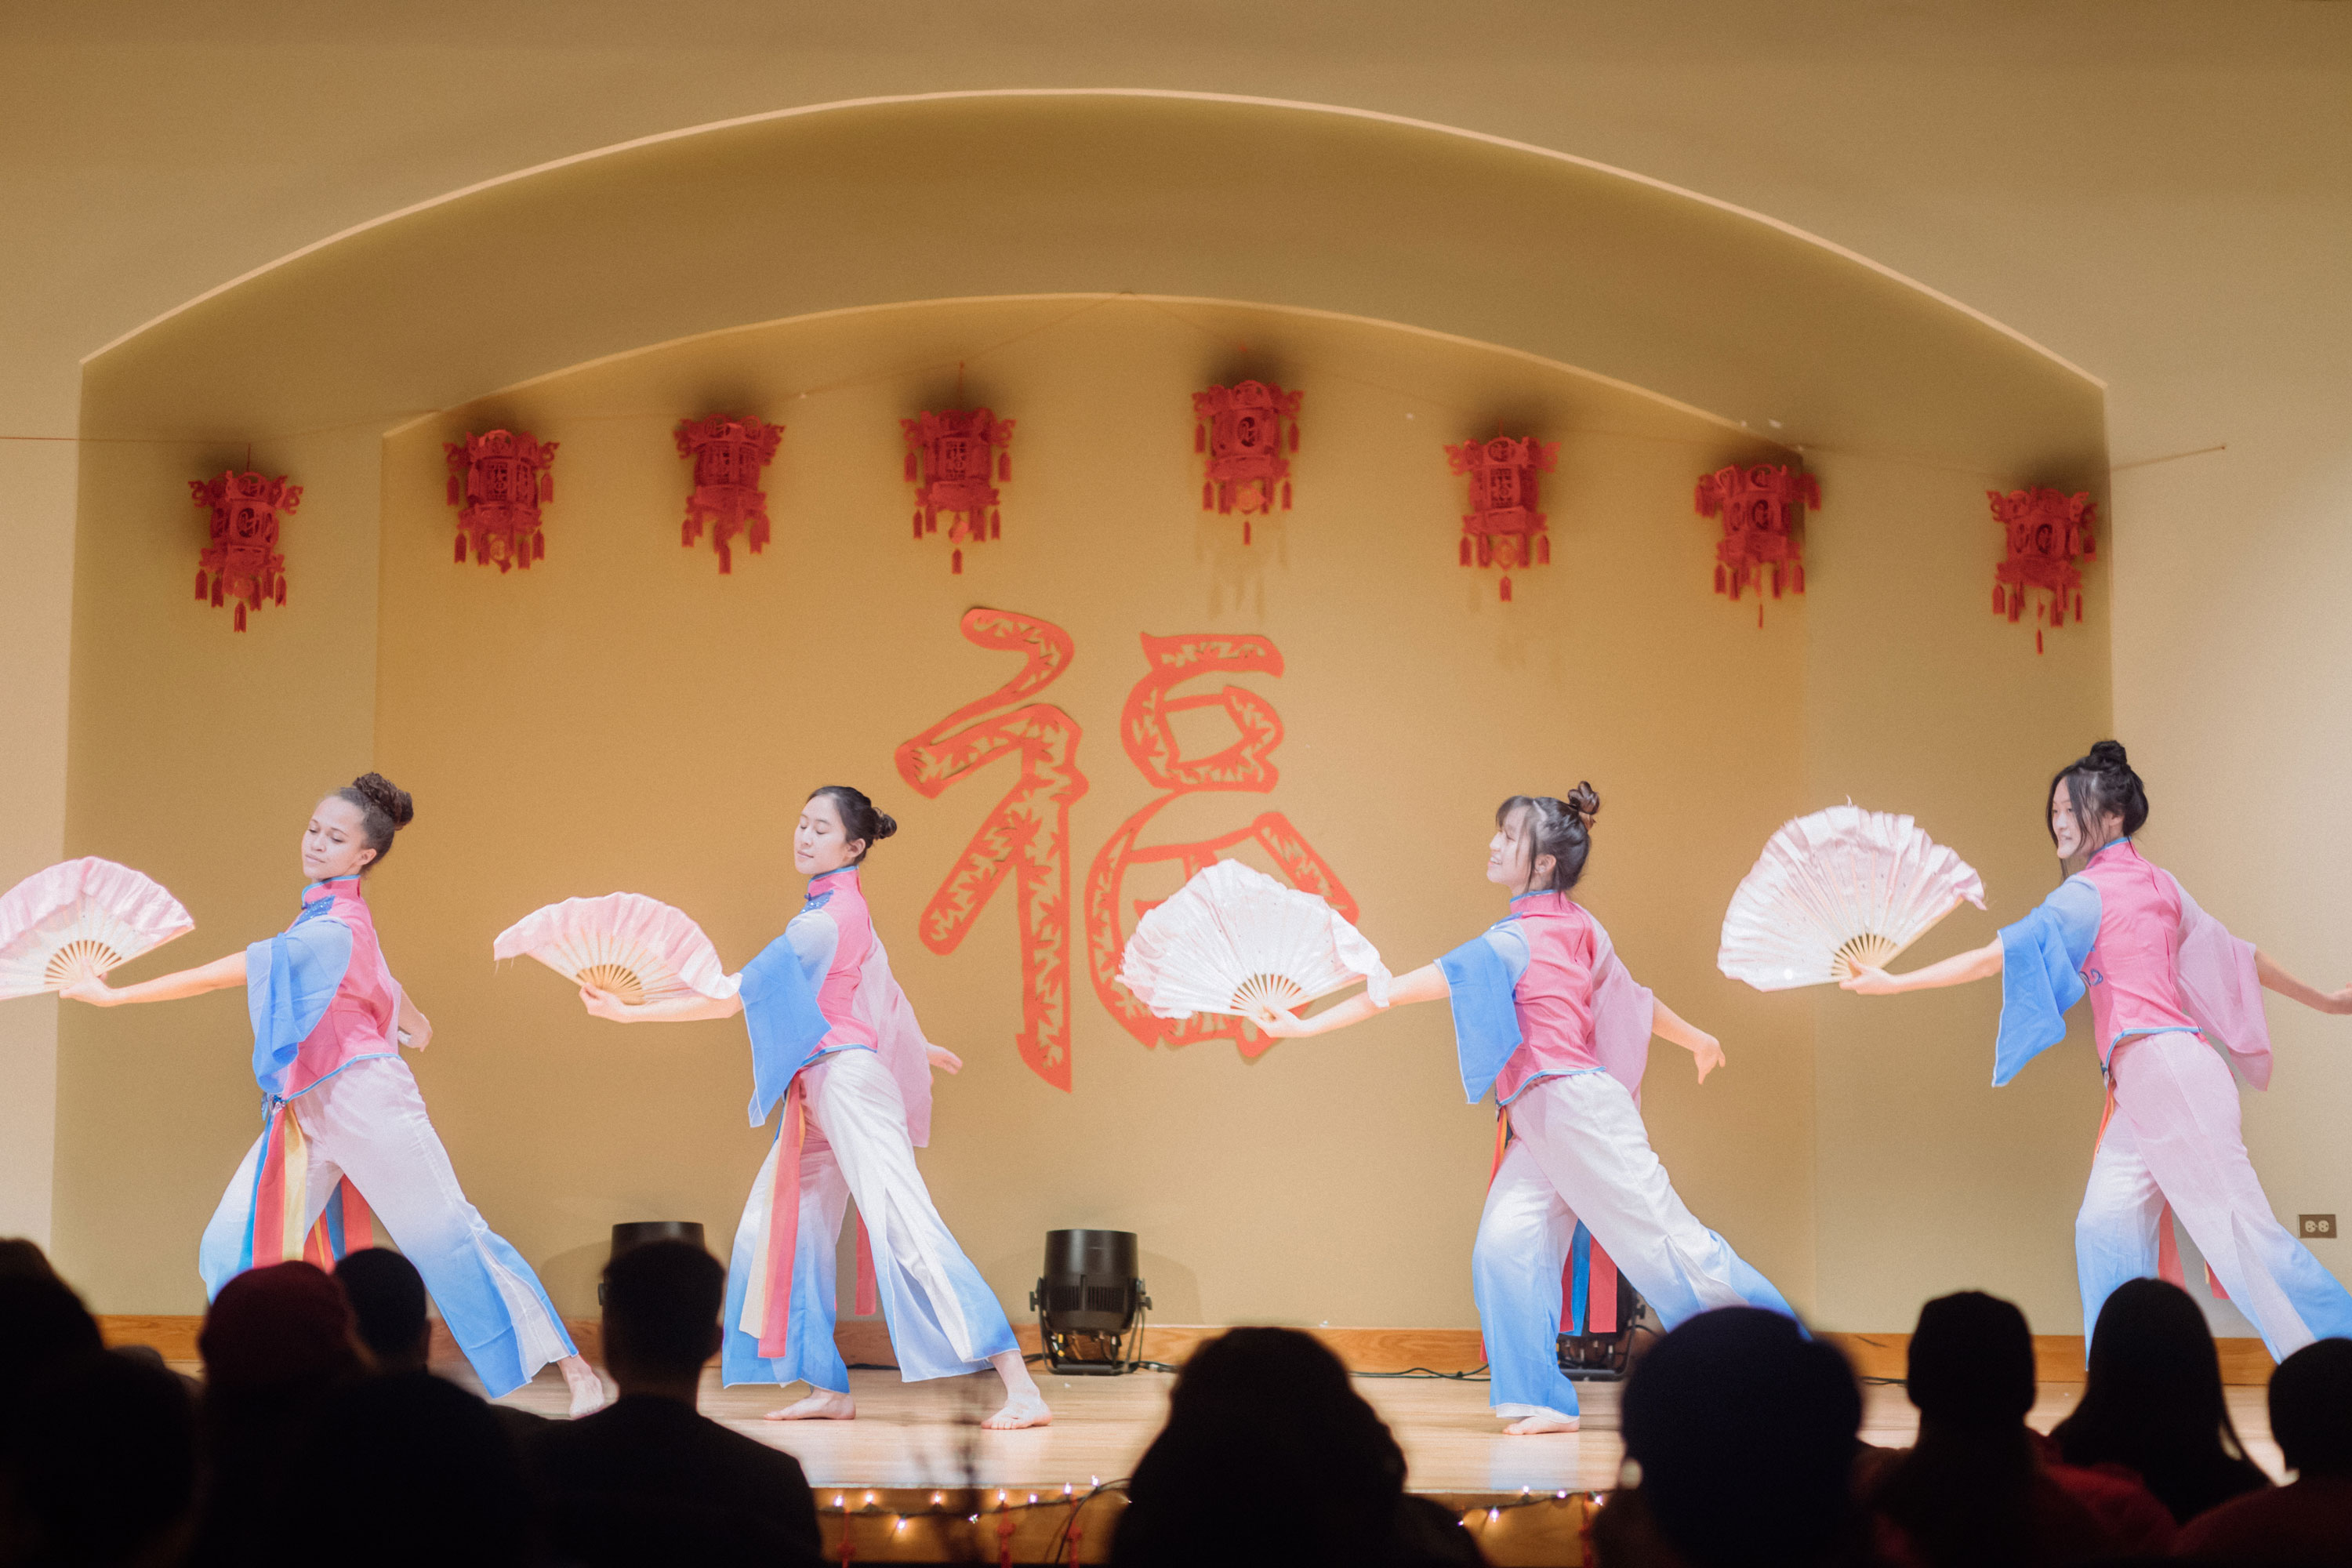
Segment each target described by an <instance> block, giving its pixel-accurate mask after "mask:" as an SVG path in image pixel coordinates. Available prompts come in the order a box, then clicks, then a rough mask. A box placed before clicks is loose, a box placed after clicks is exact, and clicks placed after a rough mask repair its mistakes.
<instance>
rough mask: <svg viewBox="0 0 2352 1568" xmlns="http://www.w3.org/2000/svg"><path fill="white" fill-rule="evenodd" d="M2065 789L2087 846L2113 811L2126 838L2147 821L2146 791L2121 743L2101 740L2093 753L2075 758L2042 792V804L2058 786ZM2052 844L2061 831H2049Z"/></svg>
mask: <svg viewBox="0 0 2352 1568" xmlns="http://www.w3.org/2000/svg"><path fill="white" fill-rule="evenodd" d="M2060 784H2064V785H2065V786H2066V799H2067V801H2068V802H2069V804H2070V805H2072V806H2073V808H2074V826H2075V827H2076V828H2077V829H2078V830H2080V832H2081V833H2082V835H2083V843H2084V846H2085V847H2088V846H2089V844H2090V842H2091V840H2092V839H2093V838H2095V837H2097V836H2098V831H2099V819H2100V818H2101V817H2103V816H2106V815H2108V814H2109V813H2110V812H2112V813H2114V814H2115V815H2116V816H2120V817H2122V818H2123V819H2124V835H2123V836H2124V837H2126V838H2129V837H2131V836H2132V835H2133V834H2135V833H2137V832H2138V831H2139V830H2140V826H2141V825H2142V824H2144V823H2146V822H2147V790H2146V789H2145V788H2144V787H2142V785H2141V784H2140V782H2139V775H2138V774H2137V773H2134V772H2132V765H2131V759H2130V758H2129V757H2127V756H2126V755H2125V754H2124V743H2123V742H2121V741H2101V742H2099V743H2098V744H2097V745H2095V746H2093V747H2092V748H2091V754H2090V755H2088V756H2086V757H2076V758H2075V759H2074V761H2073V762H2071V763H2067V764H2066V765H2065V766H2064V767H2063V768H2060V769H2059V770H2058V776H2057V777H2055V778H2053V779H2052V780H2051V781H2050V788H2049V789H2048V790H2047V791H2045V792H2043V794H2042V805H2043V807H2044V808H2045V809H2047V807H2048V805H2049V803H2050V796H2051V795H2055V794H2056V793H2057V792H2058V786H2059V785H2060ZM2050 842H2051V843H2053V844H2055V843H2057V842H2058V830H2057V829H2056V828H2054V827H2053V828H2052V829H2051V830H2050Z"/></svg>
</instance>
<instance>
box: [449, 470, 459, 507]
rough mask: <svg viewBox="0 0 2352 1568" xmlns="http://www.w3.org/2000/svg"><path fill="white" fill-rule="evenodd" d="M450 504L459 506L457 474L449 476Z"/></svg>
mask: <svg viewBox="0 0 2352 1568" xmlns="http://www.w3.org/2000/svg"><path fill="white" fill-rule="evenodd" d="M449 504H450V505H451V506H456V505H457V475H455V474H451V475H450V476H449Z"/></svg>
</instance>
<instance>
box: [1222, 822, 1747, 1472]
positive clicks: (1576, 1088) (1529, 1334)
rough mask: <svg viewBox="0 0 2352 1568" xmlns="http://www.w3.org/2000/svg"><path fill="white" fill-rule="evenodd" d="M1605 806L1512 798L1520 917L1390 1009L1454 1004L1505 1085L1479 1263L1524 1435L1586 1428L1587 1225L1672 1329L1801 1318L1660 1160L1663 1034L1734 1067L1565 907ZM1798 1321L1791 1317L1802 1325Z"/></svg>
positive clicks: (1464, 1039) (1459, 1033)
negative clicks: (1651, 1065) (1649, 1080)
mask: <svg viewBox="0 0 2352 1568" xmlns="http://www.w3.org/2000/svg"><path fill="white" fill-rule="evenodd" d="M1600 809H1601V797H1600V796H1599V795H1595V794H1593V792H1592V786H1591V784H1578V785H1577V786H1576V788H1575V789H1574V790H1572V791H1570V794H1569V797H1568V798H1567V799H1566V800H1559V799H1557V798H1555V797H1553V796H1550V795H1536V796H1529V795H1513V796H1512V797H1511V798H1510V799H1508V800H1507V801H1505V802H1504V803H1503V804H1502V805H1501V806H1500V807H1498V808H1497V809H1496V813H1495V828H1496V831H1495V837H1493V839H1492V840H1490V841H1489V843H1488V844H1487V847H1486V879H1487V880H1488V881H1490V882H1499V883H1501V884H1502V885H1503V886H1504V887H1506V888H1507V889H1510V893H1511V912H1510V914H1509V916H1508V917H1507V918H1506V919H1504V920H1503V921H1499V922H1497V923H1496V924H1495V925H1494V926H1492V927H1490V928H1489V929H1488V930H1487V931H1486V934H1485V935H1484V936H1481V937H1476V938H1474V939H1473V940H1471V941H1470V942H1465V943H1464V944H1463V945H1462V946H1461V947H1458V948H1456V949H1455V950H1454V952H1449V953H1447V954H1446V955H1445V956H1444V957H1443V958H1441V959H1439V960H1438V961H1437V962H1436V963H1431V964H1426V965H1423V967H1422V968H1420V969H1416V970H1414V971H1413V972H1412V973H1410V974H1405V975H1401V976H1399V977H1398V978H1397V979H1396V980H1395V982H1394V983H1392V984H1391V986H1390V988H1389V1000H1390V1005H1395V1004H1397V1003H1399V1002H1434V1001H1436V1000H1437V999H1438V998H1440V997H1447V998H1450V999H1451V1002H1452V1005H1453V1009H1454V1049H1455V1051H1456V1053H1457V1054H1458V1056H1459V1058H1460V1060H1461V1067H1462V1087H1463V1089H1464V1090H1465V1092H1466V1093H1467V1094H1468V1096H1469V1098H1470V1103H1472V1104H1473V1105H1475V1104H1476V1103H1477V1102H1478V1100H1480V1099H1481V1098H1482V1097H1483V1096H1484V1095H1485V1094H1486V1091H1487V1090H1488V1089H1490V1088H1491V1089H1493V1090H1494V1093H1495V1103H1496V1114H1497V1116H1498V1117H1499V1118H1500V1119H1501V1121H1502V1123H1503V1126H1502V1129H1501V1131H1500V1136H1501V1137H1502V1138H1503V1139H1504V1140H1506V1142H1505V1143H1504V1146H1503V1148H1502V1150H1501V1157H1500V1159H1499V1160H1498V1161H1497V1162H1496V1169H1495V1174H1494V1179H1493V1181H1492V1182H1491V1184H1489V1185H1488V1186H1487V1189H1486V1212H1485V1214H1484V1215H1481V1216H1480V1217H1479V1221H1478V1240H1477V1245H1476V1246H1475V1247H1474V1248H1473V1249H1472V1251H1471V1255H1470V1272H1471V1279H1472V1282H1473V1284H1474V1285H1475V1289H1476V1293H1477V1299H1478V1324H1479V1327H1480V1329H1481V1330H1482V1331H1484V1333H1485V1335H1486V1358H1487V1361H1488V1362H1489V1363H1490V1364H1491V1365H1492V1368H1493V1374H1494V1381H1493V1384H1492V1393H1491V1394H1490V1396H1489V1400H1490V1403H1491V1404H1492V1405H1493V1406H1494V1410H1495V1414H1496V1415H1501V1416H1507V1417H1515V1418H1516V1419H1514V1420H1513V1421H1512V1424H1511V1425H1510V1426H1506V1427H1505V1428H1504V1430H1505V1431H1506V1432H1508V1433H1510V1434H1512V1435H1514V1436H1526V1435H1528V1434H1530V1433H1538V1432H1573V1431H1575V1430H1576V1429H1577V1401H1576V1385H1575V1384H1573V1383H1571V1382H1570V1381H1569V1380H1568V1378H1567V1377H1566V1376H1565V1375H1563V1374H1562V1373H1561V1372H1560V1370H1559V1315H1560V1297H1561V1289H1560V1273H1561V1270H1562V1268H1564V1267H1565V1266H1566V1264H1567V1261H1568V1258H1569V1249H1570V1245H1571V1242H1572V1239H1573V1237H1574V1235H1575V1232H1576V1229H1577V1226H1578V1225H1579V1224H1580V1223H1581V1224H1582V1226H1584V1228H1585V1229H1586V1230H1588V1231H1589V1232H1591V1237H1592V1239H1593V1240H1594V1241H1595V1242H1597V1243H1598V1244H1599V1245H1600V1246H1601V1248H1602V1249H1603V1250H1605V1251H1606V1252H1607V1253H1608V1254H1609V1256H1610V1257H1611V1258H1614V1259H1615V1260H1616V1262H1617V1266H1618V1267H1619V1268H1622V1270H1623V1271H1624V1274H1625V1277H1626V1278H1627V1279H1631V1280H1632V1281H1633V1288H1634V1289H1636V1290H1639V1291H1640V1292H1641V1293H1642V1297H1643V1300H1646V1301H1648V1302H1649V1303H1650V1305H1651V1306H1652V1307H1653V1308H1654V1309H1655V1310H1656V1311H1657V1313H1658V1316H1659V1318H1660V1319H1661V1320H1662V1321H1664V1323H1665V1326H1666V1327H1667V1328H1669V1329H1671V1328H1673V1327H1675V1325H1676V1324H1677V1323H1680V1322H1682V1321H1684V1320H1685V1319H1686V1318H1690V1317H1693V1316H1695V1315H1696V1314H1697V1313H1699V1312H1703V1311H1706V1310H1708V1309H1710V1308H1714V1307H1737V1306H1752V1307H1765V1308H1769V1309H1770V1310H1773V1311H1776V1312H1784V1313H1786V1312H1789V1304H1788V1302H1786V1301H1784V1300H1781V1298H1780V1292H1779V1291H1778V1290H1775V1289H1773V1288H1772V1286H1771V1284H1770V1282H1769V1281H1768V1280H1766V1279H1765V1278H1764V1277H1763V1276H1762V1275H1761V1274H1759V1273H1758V1272H1757V1271H1756V1270H1755V1269H1753V1268H1749V1267H1748V1264H1747V1263H1746V1262H1744V1261H1742V1260H1741V1258H1740V1257H1739V1255H1738V1253H1736V1252H1734V1251H1732V1249H1731V1247H1730V1244H1729V1243H1727V1242H1726V1241H1725V1240H1724V1239H1723V1237H1719V1236H1717V1235H1716V1233H1715V1232H1713V1231H1711V1230H1709V1229H1707V1228H1706V1226H1703V1225H1701V1224H1699V1222H1698V1221H1697V1220H1696V1218H1694V1217H1692V1215H1691V1212H1690V1210H1689V1209H1688V1208H1686V1207H1685V1206H1684V1204H1683V1200H1682V1199H1681V1197H1679V1196H1678V1195H1677V1194H1675V1189H1674V1184H1673V1183H1672V1182H1670V1181H1668V1180H1667V1177H1666V1168H1665V1166H1664V1165H1663V1164H1661V1163H1659V1161H1658V1156H1657V1155H1656V1154H1655V1153H1654V1152H1652V1150H1651V1148H1650V1137H1649V1133H1648V1132H1647V1131H1645V1130H1644V1129H1643V1125H1642V1113H1641V1110H1640V1109H1639V1108H1638V1106H1637V1105H1636V1104H1635V1101H1634V1095H1635V1094H1636V1093H1637V1092H1638V1091H1639V1090H1640V1089H1641V1085H1642V1069H1643V1065H1644V1064H1645V1063H1646V1062H1647V1060H1648V1058H1649V1049H1650V1037H1651V1035H1653V1034H1655V1035H1657V1036H1658V1037H1661V1038H1663V1039H1665V1040H1669V1041H1672V1042H1673V1043H1674V1044H1675V1045H1678V1046H1681V1047H1683V1048H1684V1049H1685V1050H1687V1051H1689V1052H1690V1053H1691V1055H1692V1056H1693V1057H1694V1058H1696V1060H1697V1065H1698V1076H1699V1081H1700V1082H1702V1083H1704V1082H1706V1075H1707V1074H1708V1073H1710V1072H1712V1071H1714V1070H1715V1069H1716V1068H1718V1067H1721V1066H1722V1065H1723V1047H1722V1045H1721V1044H1720V1043H1719V1042H1718V1041H1717V1039H1716V1037H1714V1036H1712V1035H1710V1034H1708V1033H1706V1031H1705V1030H1703V1029H1699V1028H1696V1027H1694V1026H1691V1025H1690V1024H1687V1023H1685V1022H1684V1021H1683V1020H1682V1019H1681V1018H1679V1017H1677V1016H1675V1013H1674V1011H1673V1009H1671V1008H1669V1007H1667V1006H1666V1005H1665V1004H1664V1003H1663V1002H1660V1001H1658V1000H1657V999H1656V998H1654V997H1653V996H1652V995H1651V994H1650V993H1649V991H1648V990H1647V989H1645V988H1644V987H1643V986H1641V985H1638V984H1634V981H1633V976H1632V975H1631V974H1629V973H1626V970H1625V965H1624V964H1623V963H1622V962H1621V961H1620V960H1619V959H1618V957H1617V954H1616V952H1615V951H1614V950H1613V949H1612V947H1611V946H1610V944H1609V936H1608V933H1607V932H1606V931H1602V930H1601V925H1600V922H1599V921H1595V920H1594V919H1593V918H1592V917H1591V915H1590V914H1588V913H1587V912H1586V911H1585V910H1584V908H1583V906H1582V905H1580V904H1578V903H1577V902H1575V901H1574V900H1571V899H1570V897H1569V896H1568V895H1569V893H1570V889H1573V888H1575V886H1576V884H1577V881H1578V880H1579V879H1580V878H1581V877H1582V876H1583V874H1584V862H1585V858H1586V856H1587V855H1588V854H1589V853H1590V852H1591V826H1592V818H1593V816H1594V814H1596V813H1597V812H1599V811H1600ZM1380 1011H1381V1007H1380V1005H1378V1004H1376V1003H1374V1002H1373V1001H1372V999H1371V997H1370V994H1360V995H1356V996H1351V997H1349V999H1348V1000H1347V1001H1345V1002H1342V1003H1340V1004H1339V1005H1338V1006H1336V1007H1332V1008H1330V1009H1328V1010H1327V1011H1325V1012H1322V1013H1318V1014H1317V1015H1315V1016H1313V1017H1311V1018H1305V1019H1301V1018H1298V1017H1297V1016H1294V1015H1292V1014H1289V1013H1281V1012H1272V1011H1267V1012H1262V1013H1261V1014H1259V1016H1257V1017H1256V1018H1255V1020H1254V1021H1255V1023H1256V1024H1257V1026H1258V1027H1260V1028H1261V1029H1264V1030H1265V1032H1266V1033H1267V1034H1269V1035H1275V1036H1279V1037H1302V1036H1307V1035H1321V1034H1328V1033H1329V1032H1330V1031H1331V1030H1333V1029H1343V1028H1346V1027H1347V1026H1349V1025H1350V1024H1357V1023H1361V1022H1362V1021H1363V1020H1364V1019H1366V1018H1369V1017H1370V1016H1373V1015H1374V1014H1375V1013H1378V1012H1380ZM1790 1316H1794V1314H1793V1313H1790Z"/></svg>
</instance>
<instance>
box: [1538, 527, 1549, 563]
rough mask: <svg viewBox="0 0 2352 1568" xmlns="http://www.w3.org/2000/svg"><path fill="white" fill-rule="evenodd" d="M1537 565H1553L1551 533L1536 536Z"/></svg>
mask: <svg viewBox="0 0 2352 1568" xmlns="http://www.w3.org/2000/svg"><path fill="white" fill-rule="evenodd" d="M1536 564H1537V565H1538V566H1549V565H1550V564H1551V535H1550V534H1549V533H1538V534H1537V535H1536Z"/></svg>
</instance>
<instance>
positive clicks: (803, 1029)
mask: <svg viewBox="0 0 2352 1568" xmlns="http://www.w3.org/2000/svg"><path fill="white" fill-rule="evenodd" d="M828 923H829V922H828ZM742 978H743V988H742V992H741V995H742V998H743V1022H744V1025H745V1026H746V1027H748V1028H749V1029H750V1030H751V1125H752V1126H754V1127H757V1126H760V1125H761V1123H763V1122H765V1121H767V1120H768V1117H769V1116H770V1115H771V1114H772V1112H773V1111H774V1110H775V1109H776V1101H778V1100H782V1098H783V1097H784V1090H785V1089H789V1088H791V1087H792V1082H793V1074H794V1073H796V1072H798V1071H800V1070H801V1068H803V1067H804V1066H805V1065H807V1062H808V1059H809V1057H810V1055H811V1054H812V1053H813V1052H814V1051H815V1049H816V1048H817V1047H818V1046H819V1045H821V1044H823V1043H824V1037H825V1031H826V1030H827V1029H828V1028H830V1027H831V1026H830V1025H828V1024H826V1022H825V1021H824V1014H823V1013H821V1012H819V1011H817V1005H816V987H815V986H814V985H812V984H809V977H808V973H807V972H806V971H805V970H803V968H802V967H801V955H800V952H799V951H798V950H797V949H796V948H794V946H793V941H792V936H791V933H790V932H789V931H787V932H786V933H785V934H784V935H782V936H780V937H778V938H777V939H776V940H775V941H773V942H770V943H769V944H768V945H767V946H766V947H764V948H761V950H760V956H759V957H757V958H755V959H753V960H752V961H751V963H747V964H745V965H744V966H743V977H742Z"/></svg>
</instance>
